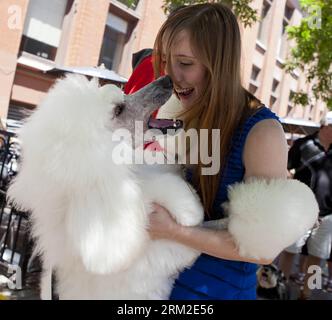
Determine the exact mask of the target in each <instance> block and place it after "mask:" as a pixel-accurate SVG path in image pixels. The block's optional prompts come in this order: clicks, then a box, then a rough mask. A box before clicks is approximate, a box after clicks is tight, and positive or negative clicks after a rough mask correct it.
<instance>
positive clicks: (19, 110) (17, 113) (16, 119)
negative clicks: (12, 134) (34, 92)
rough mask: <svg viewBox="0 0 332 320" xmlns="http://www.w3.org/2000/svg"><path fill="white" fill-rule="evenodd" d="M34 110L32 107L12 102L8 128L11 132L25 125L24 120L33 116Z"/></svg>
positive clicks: (8, 116)
mask: <svg viewBox="0 0 332 320" xmlns="http://www.w3.org/2000/svg"><path fill="white" fill-rule="evenodd" d="M34 108H35V107H34V106H32V105H25V104H22V103H19V102H15V101H11V102H10V104H9V108H8V114H7V121H6V122H7V124H6V125H7V128H8V129H9V130H11V131H16V130H17V129H18V128H20V127H21V126H22V125H23V120H24V119H26V118H27V117H29V116H30V115H31V114H32V112H33V110H34Z"/></svg>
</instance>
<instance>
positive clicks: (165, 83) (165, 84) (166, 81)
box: [160, 76, 173, 89]
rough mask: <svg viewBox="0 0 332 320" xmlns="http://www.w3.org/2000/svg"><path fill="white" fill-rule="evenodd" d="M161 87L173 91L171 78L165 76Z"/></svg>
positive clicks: (161, 79)
mask: <svg viewBox="0 0 332 320" xmlns="http://www.w3.org/2000/svg"><path fill="white" fill-rule="evenodd" d="M160 81H161V83H160V84H161V86H162V87H163V88H165V89H171V88H173V81H172V79H171V77H170V76H164V77H162V78H160Z"/></svg>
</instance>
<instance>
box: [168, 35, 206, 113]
mask: <svg viewBox="0 0 332 320" xmlns="http://www.w3.org/2000/svg"><path fill="white" fill-rule="evenodd" d="M171 57H172V58H171V62H170V63H169V62H168V61H166V65H167V68H168V69H171V70H172V80H173V83H174V89H175V91H176V93H177V96H178V97H179V99H180V101H181V103H182V105H183V107H184V108H188V107H190V106H191V105H193V103H194V102H195V100H196V99H197V98H198V97H199V96H200V95H201V94H202V92H203V90H204V87H205V86H204V81H205V75H206V68H205V67H204V65H203V64H202V63H201V62H200V61H199V60H198V59H197V58H196V57H195V55H194V53H193V51H192V49H191V45H190V38H189V34H188V32H187V31H185V30H184V31H181V32H180V33H179V34H178V36H177V37H176V38H175V41H174V44H173V49H172V52H171ZM166 72H167V71H166Z"/></svg>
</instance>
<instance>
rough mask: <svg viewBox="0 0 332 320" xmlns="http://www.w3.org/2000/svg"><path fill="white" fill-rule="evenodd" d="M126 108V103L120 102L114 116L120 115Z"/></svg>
mask: <svg viewBox="0 0 332 320" xmlns="http://www.w3.org/2000/svg"><path fill="white" fill-rule="evenodd" d="M124 108H125V104H124V103H120V104H118V105H116V106H115V108H114V116H115V117H118V116H119V115H120V114H121V113H122V112H123V110H124Z"/></svg>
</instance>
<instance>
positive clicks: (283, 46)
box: [277, 5, 294, 60]
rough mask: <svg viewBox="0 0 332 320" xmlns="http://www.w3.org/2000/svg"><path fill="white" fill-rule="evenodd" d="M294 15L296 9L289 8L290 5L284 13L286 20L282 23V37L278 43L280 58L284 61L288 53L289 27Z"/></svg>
mask: <svg viewBox="0 0 332 320" xmlns="http://www.w3.org/2000/svg"><path fill="white" fill-rule="evenodd" d="M293 13H294V8H291V7H289V6H288V5H286V6H285V11H284V18H283V21H282V29H281V36H280V39H279V43H278V51H277V52H278V57H279V58H281V59H282V60H283V59H285V58H286V56H287V51H288V41H287V32H286V29H287V26H288V25H290V23H291V19H292V16H293Z"/></svg>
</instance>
